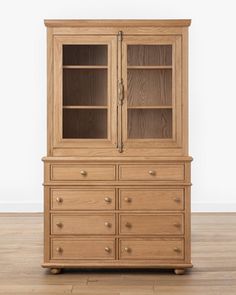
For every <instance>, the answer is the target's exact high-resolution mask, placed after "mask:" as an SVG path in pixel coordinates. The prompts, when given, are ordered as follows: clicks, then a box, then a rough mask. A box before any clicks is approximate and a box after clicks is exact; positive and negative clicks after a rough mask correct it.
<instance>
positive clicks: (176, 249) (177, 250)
mask: <svg viewBox="0 0 236 295" xmlns="http://www.w3.org/2000/svg"><path fill="white" fill-rule="evenodd" d="M173 250H174V251H175V252H181V250H180V249H179V248H177V247H175V248H174V249H173Z"/></svg>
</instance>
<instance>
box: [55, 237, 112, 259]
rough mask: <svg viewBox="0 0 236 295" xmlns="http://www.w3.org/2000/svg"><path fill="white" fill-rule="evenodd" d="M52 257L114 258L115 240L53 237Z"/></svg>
mask: <svg viewBox="0 0 236 295" xmlns="http://www.w3.org/2000/svg"><path fill="white" fill-rule="evenodd" d="M51 258H52V259H72V260H75V259H114V258H115V240H99V239H76V240H75V239H63V238H62V239H52V240H51Z"/></svg>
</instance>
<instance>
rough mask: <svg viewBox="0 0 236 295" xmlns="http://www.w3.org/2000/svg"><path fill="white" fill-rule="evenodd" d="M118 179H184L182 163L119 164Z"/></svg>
mask: <svg viewBox="0 0 236 295" xmlns="http://www.w3.org/2000/svg"><path fill="white" fill-rule="evenodd" d="M119 179H120V180H150V181H152V180H159V181H165V180H166V181H167V180H170V181H171V180H176V181H177V180H179V181H180V180H184V165H183V164H166V165H165V164H163V165H151V164H147V165H120V167H119Z"/></svg>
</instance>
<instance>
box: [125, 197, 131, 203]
mask: <svg viewBox="0 0 236 295" xmlns="http://www.w3.org/2000/svg"><path fill="white" fill-rule="evenodd" d="M124 200H125V202H127V203H130V202H131V201H132V199H131V198H129V197H126V198H124Z"/></svg>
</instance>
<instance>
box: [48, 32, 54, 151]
mask: <svg viewBox="0 0 236 295" xmlns="http://www.w3.org/2000/svg"><path fill="white" fill-rule="evenodd" d="M52 106H53V29H52V28H48V29H47V155H48V156H51V155H52V132H53V130H52V120H53V112H52Z"/></svg>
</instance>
